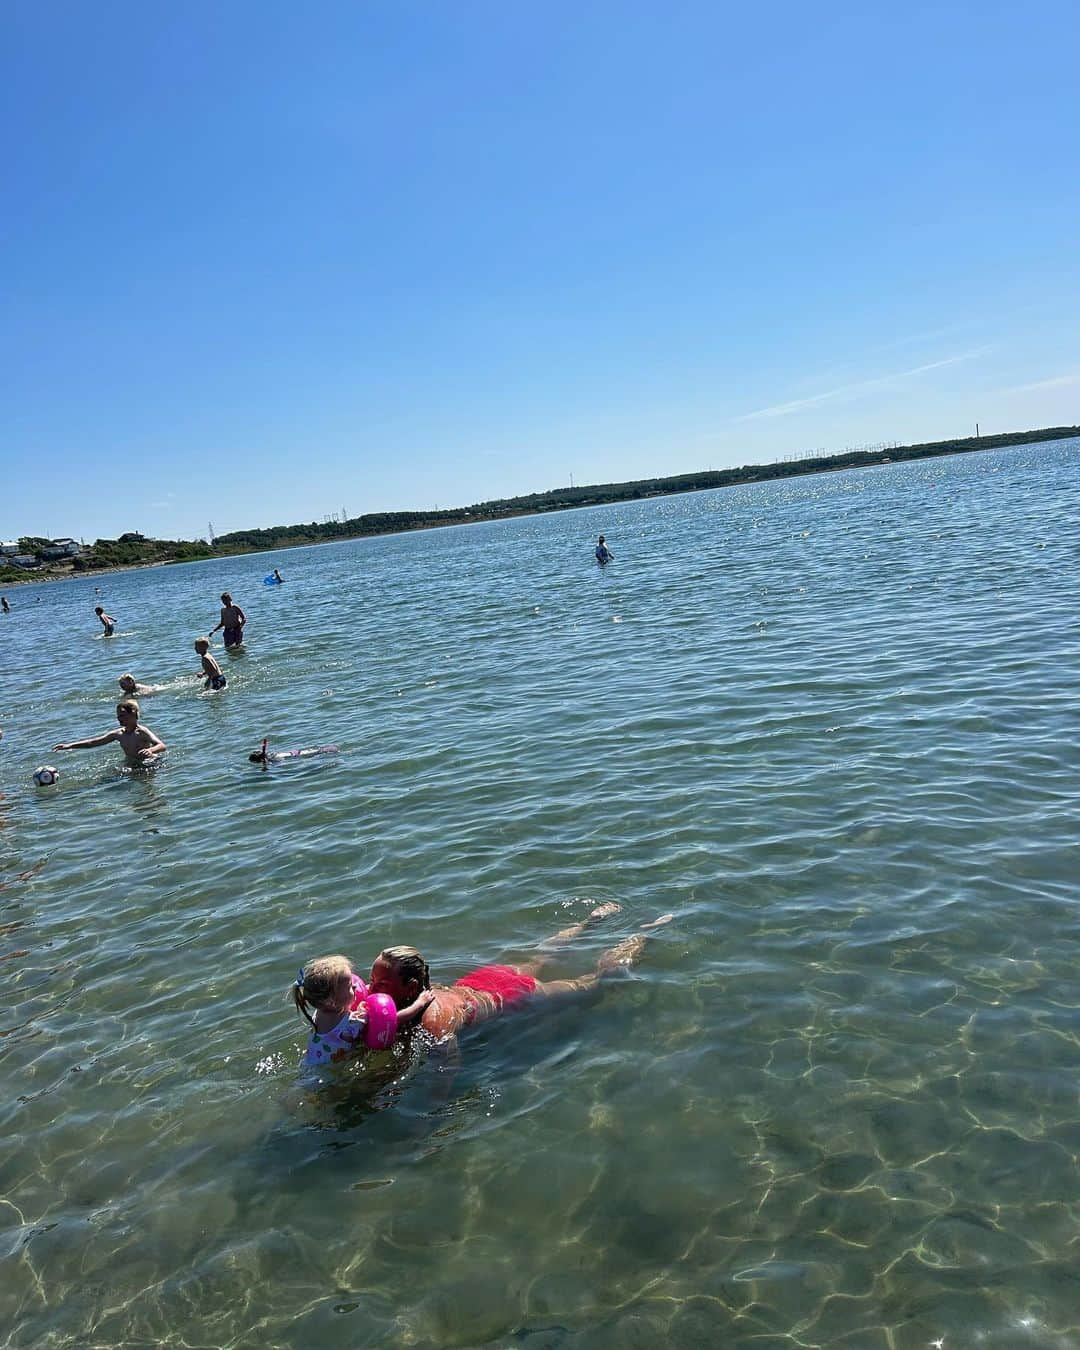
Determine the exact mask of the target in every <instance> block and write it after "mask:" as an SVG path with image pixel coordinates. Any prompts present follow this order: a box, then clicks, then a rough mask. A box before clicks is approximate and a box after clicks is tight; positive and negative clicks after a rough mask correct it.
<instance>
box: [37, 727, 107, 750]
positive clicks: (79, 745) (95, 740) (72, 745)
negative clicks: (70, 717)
mask: <svg viewBox="0 0 1080 1350" xmlns="http://www.w3.org/2000/svg"><path fill="white" fill-rule="evenodd" d="M119 737H120V732H119V731H104V732H102V734H101V735H100V736H88V737H87V738H86V740H85V741H62V742H61V743H60V744H59V745H54V746H53V749H54V750H94V749H96V748H97V746H99V745H108V744H109V742H110V741H115V740H118V739H119Z"/></svg>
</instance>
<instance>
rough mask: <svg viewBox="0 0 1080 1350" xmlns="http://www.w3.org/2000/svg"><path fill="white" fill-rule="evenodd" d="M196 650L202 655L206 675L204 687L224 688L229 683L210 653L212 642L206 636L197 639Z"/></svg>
mask: <svg viewBox="0 0 1080 1350" xmlns="http://www.w3.org/2000/svg"><path fill="white" fill-rule="evenodd" d="M195 650H196V651H197V652H198V653H199V655H200V656H201V657H202V673H203V674H204V675H205V676H206V683H205V684H204V685H203V688H204V689H224V688H225V686H226V685H227V684H228V681H227V680H226V678H225V675H224V673H223V672H222V669H221V667H220V666H219V665H218V663H217V661H215V659H214V658H213V657H212V656H211V655H210V643H209V642H207V640H206V638H203V637H201V638H196V639H195Z"/></svg>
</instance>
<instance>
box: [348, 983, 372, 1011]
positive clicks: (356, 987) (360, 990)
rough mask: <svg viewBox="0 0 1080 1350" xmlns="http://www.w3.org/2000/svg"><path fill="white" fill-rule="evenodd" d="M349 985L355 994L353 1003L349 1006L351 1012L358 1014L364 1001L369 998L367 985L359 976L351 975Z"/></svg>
mask: <svg viewBox="0 0 1080 1350" xmlns="http://www.w3.org/2000/svg"><path fill="white" fill-rule="evenodd" d="M349 983H350V984H351V985H352V994H353V996H352V1002H351V1003H350V1004H349V1011H350V1012H356V1010H357V1008H359V1007H360V1005H361V1004H362V1003H363V1001H364V999H366V998H367V996H368V992H367V985H366V984H365V983H364V981H363V980H362V979H361V978H360V976H359V975H350V977H349Z"/></svg>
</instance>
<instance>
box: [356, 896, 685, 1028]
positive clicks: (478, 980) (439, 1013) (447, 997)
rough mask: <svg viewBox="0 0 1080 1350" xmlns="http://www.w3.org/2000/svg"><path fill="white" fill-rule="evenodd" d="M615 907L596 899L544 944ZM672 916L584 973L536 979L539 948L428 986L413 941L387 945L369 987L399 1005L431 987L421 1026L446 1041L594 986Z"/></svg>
mask: <svg viewBox="0 0 1080 1350" xmlns="http://www.w3.org/2000/svg"><path fill="white" fill-rule="evenodd" d="M618 911H619V906H618V905H617V904H616V903H615V902H614V901H609V902H608V903H607V904H604V905H599V906H597V908H596V909H594V910H593V912H592V913H591V914H590V915H589V917H588V919H586V920H585V921H584V922H582V923H576V924H572V925H571V926H570V927H569V928H564V929H563V930H562V931H561V932H559V933H556V934H555V936H554V937H552V938H549V939H548V944H550V943H559V942H566V941H568V940H569V939H570V938H574V937H577V936H578V934H579V933H583V932H584V931H585V930H586V929H587V928H588V927H590V926H591V925H592V924H593V923H596V922H598V921H599V920H601V919H606V918H607V917H608V915H610V914H616V913H618ZM674 917H675V916H674V914H662V915H661V916H660V917H659V918H658V919H653V920H652V921H651V922H650V923H644V924H642V925H641V929H640V930H639V931H638V932H637V933H634V934H633V936H631V937H628V938H624V939H623V941H622V942H620V943H619V944H618V945H617V946H615V947H612V948H611V949H610V950H609V951H606V952H604V953H603V955H602V956H601V957H600V959H599V960H598V961H597V963H596V966H595V968H594V969H593V970H592V971H591V972H590V973H589V974H588V975H579V976H578V977H577V978H576V979H573V980H540V979H538V978H537V975H536V972H537V971H538V970H540V969H542V968H543V966H544V965H545V964H546V963H547V961H548V960H549V959H550V957H549V956H548V955H546V954H541V955H539V956H537V957H536V958H535V959H534V960H532V961H528V962H524V963H523V964H521V965H517V966H508V965H494V966H480V967H478V968H477V969H476V970H473V971H470V972H469V974H468V975H463V976H462V977H461V978H460V979H459V980H455V981H454V983H453V984H452V985H439V984H437V985H434V986H433V985H432V983H431V977H430V974H429V972H428V965H427V962H426V961H425V960H424V958H423V957H422V956H421V955H420V953H419V952H418V951H417V950H416V948H415V947H387V948H386V949H385V950H384V951H382V952H380V953H379V955H378V956H377V957H376V958H375V964H374V965H373V966H372V967H371V979H370V981H369V988H370V989H371V992H372V993H373V994H389V995H390V997H391V998H392V999H393V1000H394V1003H395V1005H396V1006H397V1007H398V1009H402V1008H410V1007H411V1006H412V1005H413V1004H414V1003H415V1001H416V1000H417V999H418V998H419V997H420V995H421V994H422V993H424V992H425V991H427V990H433V992H434V998H433V999H432V1000H431V1002H430V1003H429V1004H428V1005H427V1007H426V1008H425V1009H424V1011H423V1015H422V1017H421V1018H420V1026H421V1028H422V1029H423V1030H424V1031H426V1032H428V1033H429V1034H430V1035H432V1036H434V1037H435V1038H436V1039H437V1040H439V1041H446V1040H449V1038H450V1037H452V1036H454V1035H455V1034H456V1033H457V1032H459V1031H460V1030H461V1029H462V1028H463V1027H467V1026H472V1025H473V1024H474V1023H477V1022H486V1021H487V1020H488V1019H489V1018H492V1017H497V1016H498V1015H499V1014H500V1013H501V1012H504V1011H505V1010H506V1009H507V1008H509V1007H512V1006H513V1005H515V1004H520V1003H524V1002H526V1001H527V1000H533V999H537V998H551V997H553V996H555V995H558V994H574V993H580V992H582V991H584V990H588V989H595V988H596V986H597V984H599V982H600V980H601V979H603V977H604V976H605V975H610V974H611V973H612V972H614V971H617V970H624V969H626V968H627V967H629V966H632V965H633V964H634V962H635V961H636V960H637V958H638V957H639V956H640V955H641V952H642V949H643V948H644V946H645V941H646V932H647V930H649V929H652V928H659V927H661V925H663V924H666V923H670V922H671V920H672V919H673V918H674ZM545 945H547V944H545ZM400 1015H401V1014H400V1012H399V1016H400Z"/></svg>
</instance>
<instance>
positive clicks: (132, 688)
mask: <svg viewBox="0 0 1080 1350" xmlns="http://www.w3.org/2000/svg"><path fill="white" fill-rule="evenodd" d="M116 683H117V684H118V685H119V686H120V688H121V690H122V691H123V692H124V693H125V694H126V695H127V696H128V698H135V697H136V696H138V695H139V694H152V693H153V692H154V686H153V685H152V684H140V683H139V682H138V680H136V678H135V676H134V675H121V676H120V678H119V679H118V680H117V682H116Z"/></svg>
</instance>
